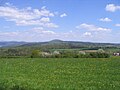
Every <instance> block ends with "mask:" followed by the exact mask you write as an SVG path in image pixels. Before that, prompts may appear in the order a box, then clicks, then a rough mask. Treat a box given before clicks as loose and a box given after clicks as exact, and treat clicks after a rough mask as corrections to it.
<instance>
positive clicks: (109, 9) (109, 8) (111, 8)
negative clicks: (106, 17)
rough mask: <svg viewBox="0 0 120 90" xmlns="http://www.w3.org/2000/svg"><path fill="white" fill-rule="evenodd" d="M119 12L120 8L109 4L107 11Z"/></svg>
mask: <svg viewBox="0 0 120 90" xmlns="http://www.w3.org/2000/svg"><path fill="white" fill-rule="evenodd" d="M117 10H120V6H116V5H114V4H108V5H107V6H106V11H109V12H115V11H117Z"/></svg>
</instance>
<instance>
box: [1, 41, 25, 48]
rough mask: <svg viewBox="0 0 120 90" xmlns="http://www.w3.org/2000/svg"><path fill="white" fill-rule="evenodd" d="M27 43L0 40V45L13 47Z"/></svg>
mask: <svg viewBox="0 0 120 90" xmlns="http://www.w3.org/2000/svg"><path fill="white" fill-rule="evenodd" d="M23 44H27V42H17V41H0V47H13V46H20V45H23Z"/></svg>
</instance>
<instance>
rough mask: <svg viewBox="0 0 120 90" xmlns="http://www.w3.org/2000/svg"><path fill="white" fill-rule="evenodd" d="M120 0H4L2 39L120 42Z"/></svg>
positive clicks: (1, 1)
mask: <svg viewBox="0 0 120 90" xmlns="http://www.w3.org/2000/svg"><path fill="white" fill-rule="evenodd" d="M119 38H120V0H0V41H26V42H44V41H50V40H53V39H60V40H64V41H83V42H102V43H120V40H119Z"/></svg>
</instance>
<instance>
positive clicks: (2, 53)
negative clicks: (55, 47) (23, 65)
mask: <svg viewBox="0 0 120 90" xmlns="http://www.w3.org/2000/svg"><path fill="white" fill-rule="evenodd" d="M0 57H31V58H108V57H110V55H109V54H108V53H106V52H103V51H102V50H99V52H89V53H81V52H79V51H76V50H64V51H49V50H47V51H43V50H40V49H28V48H27V49H25V48H11V49H0Z"/></svg>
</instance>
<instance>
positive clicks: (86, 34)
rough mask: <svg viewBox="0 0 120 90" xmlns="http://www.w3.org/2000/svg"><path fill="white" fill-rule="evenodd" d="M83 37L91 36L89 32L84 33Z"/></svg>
mask: <svg viewBox="0 0 120 90" xmlns="http://www.w3.org/2000/svg"><path fill="white" fill-rule="evenodd" d="M83 35H84V36H90V37H91V36H92V33H91V32H85V33H83Z"/></svg>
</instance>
